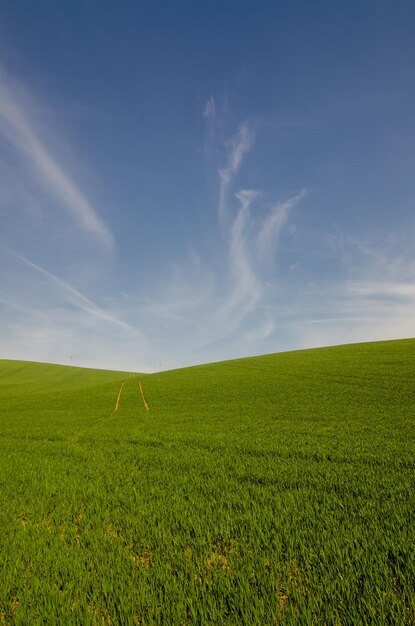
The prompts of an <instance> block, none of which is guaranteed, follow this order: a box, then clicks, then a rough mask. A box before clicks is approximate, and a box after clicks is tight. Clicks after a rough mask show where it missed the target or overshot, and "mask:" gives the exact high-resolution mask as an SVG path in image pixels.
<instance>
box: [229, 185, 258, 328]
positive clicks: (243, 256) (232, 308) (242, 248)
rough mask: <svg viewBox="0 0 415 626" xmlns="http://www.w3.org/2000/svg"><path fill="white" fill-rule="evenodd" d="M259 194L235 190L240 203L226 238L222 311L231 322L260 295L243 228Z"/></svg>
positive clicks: (238, 317) (243, 315)
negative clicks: (229, 280) (227, 283)
mask: <svg viewBox="0 0 415 626" xmlns="http://www.w3.org/2000/svg"><path fill="white" fill-rule="evenodd" d="M259 195H260V194H259V193H258V192H257V191H254V190H242V191H240V192H238V193H237V194H236V197H237V198H238V200H239V202H240V207H239V210H238V213H237V215H236V218H235V220H234V222H233V225H232V229H231V233H230V241H229V267H230V271H231V274H232V277H233V288H232V292H231V295H230V298H229V299H228V301H227V302H226V304H225V306H224V307H223V312H225V313H226V314H227V315H228V316H229V315H231V317H232V318H233V320H234V322H236V321H237V320H240V319H242V318H244V317H246V315H247V314H248V313H249V311H251V310H252V309H253V308H254V307H255V306H256V304H257V303H258V301H259V300H260V298H261V295H262V285H261V282H260V281H259V279H258V277H257V276H256V274H255V272H254V270H253V267H252V264H251V261H250V258H249V253H248V250H247V229H248V226H249V221H250V207H251V204H252V203H253V202H254V200H255V199H256V198H257V197H258V196H259Z"/></svg>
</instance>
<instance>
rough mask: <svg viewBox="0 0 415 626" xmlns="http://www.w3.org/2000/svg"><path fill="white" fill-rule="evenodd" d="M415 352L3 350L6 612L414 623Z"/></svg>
mask: <svg viewBox="0 0 415 626" xmlns="http://www.w3.org/2000/svg"><path fill="white" fill-rule="evenodd" d="M414 357H415V340H405V341H390V342H383V343H370V344H357V345H351V346H342V347H336V348H326V349H318V350H307V351H300V352H291V353H284V354H278V355H269V356H264V357H257V358H249V359H241V360H237V361H229V362H224V363H217V364H212V365H205V366H200V367H193V368H187V369H182V370H175V371H169V372H164V373H160V374H152V375H134V377H131V375H130V374H128V373H122V372H108V371H98V370H87V369H79V368H72V369H69V368H68V367H63V366H56V365H42V364H37V363H24V362H16V361H0V484H1V492H0V493H1V506H0V528H1V534H0V548H1V559H0V623H1V624H3V623H4V624H25V625H27V624H30V625H34V624H82V625H87V624H100V625H101V624H108V625H110V624H145V625H147V624H212V625H220V624H247V625H253V624H258V625H259V624H261V625H265V624H279V623H283V624H316V625H320V624H338V625H343V624H344V625H346V624H347V625H348V624H376V625H378V624H414V623H415V595H414V587H415V554H414V552H415V526H414V523H413V520H414V519H415V484H414V465H415V462H414V458H415V457H414V453H415V419H414V416H415V358H414ZM123 381H124V386H123V389H122V395H121V398H120V400H119V408H118V411H117V412H114V407H115V403H116V400H117V396H118V394H119V390H120V385H121V383H122V382H123ZM138 381H140V382H141V384H142V390H143V393H144V395H145V398H146V399H147V401H148V404H149V406H150V410H149V411H147V410H146V408H145V406H144V403H143V398H142V395H141V391H140V387H139V382H138Z"/></svg>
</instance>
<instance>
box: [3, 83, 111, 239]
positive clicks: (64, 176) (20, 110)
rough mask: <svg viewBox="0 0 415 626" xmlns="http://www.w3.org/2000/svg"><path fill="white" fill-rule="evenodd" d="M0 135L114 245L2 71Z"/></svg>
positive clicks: (81, 220) (85, 223) (87, 225)
mask: <svg viewBox="0 0 415 626" xmlns="http://www.w3.org/2000/svg"><path fill="white" fill-rule="evenodd" d="M0 136H1V137H2V138H3V139H4V140H6V141H7V142H8V143H9V144H10V145H11V146H12V147H13V148H14V149H15V150H16V152H17V154H18V155H20V156H24V158H25V159H26V162H28V163H29V166H30V168H31V172H32V173H33V174H34V175H36V177H37V178H38V179H39V180H40V182H41V183H42V185H43V188H44V189H45V191H46V192H47V193H48V194H50V195H51V196H52V197H54V198H55V199H56V200H58V201H59V203H60V204H62V205H64V206H65V207H66V208H67V210H68V212H69V214H70V215H72V217H74V218H75V219H76V221H77V223H78V224H79V225H80V226H81V227H82V229H83V230H84V231H86V232H88V233H89V234H91V235H93V236H94V237H95V239H97V240H98V241H99V242H100V243H102V244H104V245H105V246H111V245H112V243H113V237H112V234H111V232H110V231H109V229H108V227H107V226H106V225H105V224H104V223H103V221H102V220H101V219H100V218H99V216H98V214H97V212H96V211H95V209H94V208H93V207H92V206H91V204H90V202H89V201H88V199H87V198H86V196H85V195H84V194H83V193H82V191H81V190H80V189H79V188H78V186H77V185H76V184H75V182H74V181H73V180H72V179H71V178H70V176H69V174H68V173H67V172H66V171H65V170H64V168H63V167H62V165H61V164H59V163H58V161H57V160H56V159H55V158H54V157H53V155H52V154H51V152H50V151H49V150H48V149H47V147H46V145H45V144H44V143H43V141H42V139H41V137H40V135H39V134H38V132H37V131H36V128H35V125H34V124H33V122H31V121H30V119H29V116H28V115H27V114H26V112H25V110H24V107H23V106H22V104H21V103H20V102H19V98H18V97H17V96H16V94H15V93H14V91H13V89H12V87H11V86H10V85H9V84H8V81H7V80H6V79H5V77H4V74H3V73H2V72H1V71H0Z"/></svg>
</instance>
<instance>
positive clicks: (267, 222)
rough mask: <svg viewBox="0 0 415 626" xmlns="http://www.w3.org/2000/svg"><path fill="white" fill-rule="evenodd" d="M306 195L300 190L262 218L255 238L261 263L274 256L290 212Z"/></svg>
mask: <svg viewBox="0 0 415 626" xmlns="http://www.w3.org/2000/svg"><path fill="white" fill-rule="evenodd" d="M305 195H306V190H305V189H302V190H301V191H300V192H299V193H297V194H295V195H294V196H292V197H291V198H289V199H288V200H286V201H285V202H278V203H277V204H275V206H274V207H273V208H272V209H271V210H270V211H269V213H268V214H267V215H266V216H265V217H264V219H263V221H262V224H261V227H260V231H259V233H258V238H257V248H258V255H259V257H260V258H261V259H262V260H263V261H268V262H269V261H270V259H271V257H272V255H273V254H275V251H276V246H277V243H278V240H279V238H280V235H281V232H282V229H283V228H284V226H285V224H286V222H287V220H288V217H289V214H290V212H291V210H292V209H293V208H294V207H295V206H296V205H297V204H299V202H301V200H302V199H303V198H304V196H305Z"/></svg>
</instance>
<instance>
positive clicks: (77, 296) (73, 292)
mask: <svg viewBox="0 0 415 626" xmlns="http://www.w3.org/2000/svg"><path fill="white" fill-rule="evenodd" d="M9 253H10V254H12V255H13V256H14V257H16V258H17V259H19V261H21V262H22V263H25V264H26V265H28V266H29V267H31V268H32V269H34V270H36V271H37V272H39V273H40V274H42V275H43V276H45V277H46V278H47V279H48V281H49V282H51V283H52V284H53V285H54V286H55V287H56V288H57V290H58V292H59V293H60V294H61V295H62V296H63V298H64V299H65V300H66V301H67V302H69V303H70V304H72V305H73V306H76V307H77V308H79V309H81V310H83V311H85V312H86V313H89V314H90V315H92V316H93V317H96V318H99V319H101V320H104V321H106V322H109V323H111V324H115V325H116V326H119V327H120V328H123V329H124V330H126V331H128V332H133V333H135V332H137V331H136V330H135V329H134V328H133V327H132V326H130V325H129V324H126V323H125V322H123V321H121V320H118V319H116V318H114V317H113V316H112V315H111V314H110V313H108V312H107V311H104V310H103V309H102V308H101V307H99V306H98V305H96V304H95V303H94V302H92V301H91V300H89V299H88V298H86V297H85V296H84V295H82V294H81V293H80V292H79V291H78V290H77V289H75V288H74V287H72V285H70V284H69V283H67V282H65V281H64V280H62V278H59V276H56V275H55V274H53V273H52V272H49V271H48V270H45V269H44V268H43V267H40V266H39V265H37V264H36V263H33V262H32V261H29V259H27V258H26V257H24V256H22V255H21V254H18V253H17V252H14V251H12V250H9Z"/></svg>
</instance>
